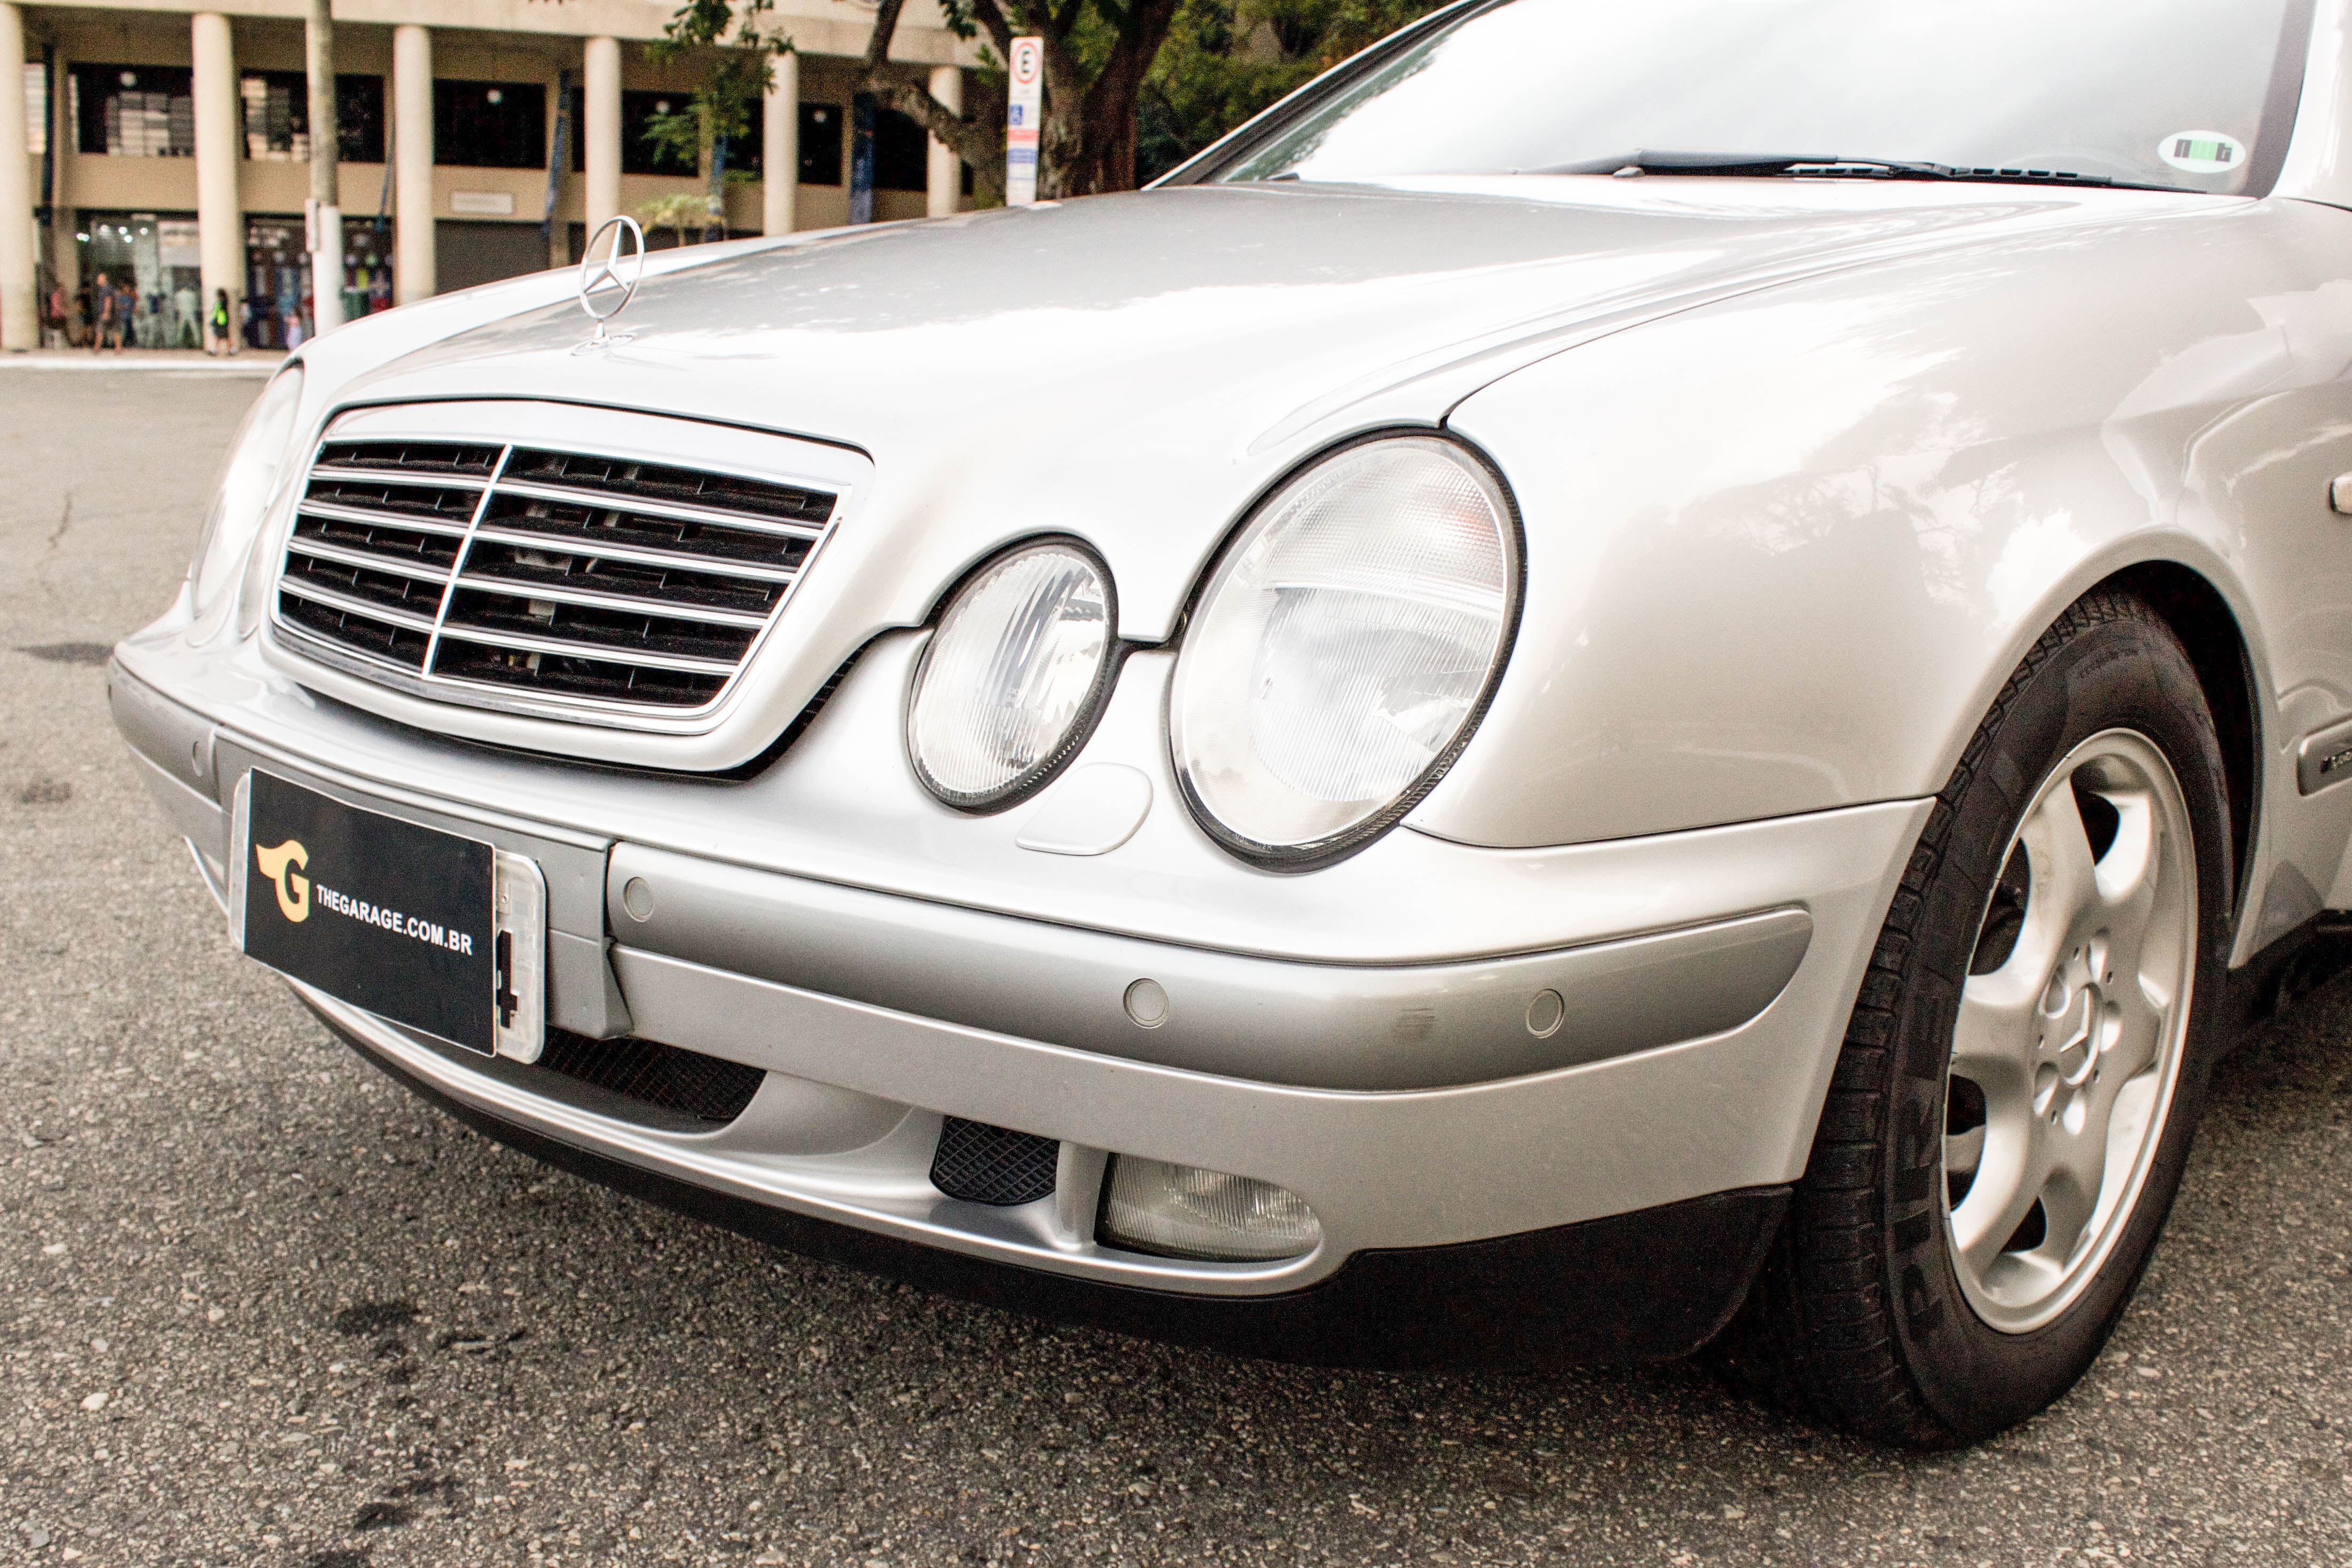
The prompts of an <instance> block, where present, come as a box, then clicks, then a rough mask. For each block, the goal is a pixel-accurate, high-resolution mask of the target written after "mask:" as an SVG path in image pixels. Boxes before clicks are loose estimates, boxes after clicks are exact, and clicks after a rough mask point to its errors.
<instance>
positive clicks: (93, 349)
mask: <svg viewBox="0 0 2352 1568" xmlns="http://www.w3.org/2000/svg"><path fill="white" fill-rule="evenodd" d="M116 308H117V302H116V300H115V298H114V280H113V279H110V278H109V277H108V276H107V275H106V274H105V273H103V272H101V273H100V274H99V275H98V277H97V279H96V280H95V281H93V282H92V283H91V284H90V286H89V310H90V321H89V352H90V353H91V354H92V355H97V354H100V353H105V352H106V340H107V339H108V338H110V337H114V335H115V333H116V331H117V330H118V329H117V327H116V325H115V320H114V312H115V310H116ZM114 352H115V353H121V352H122V343H121V340H120V339H117V340H116V342H115V345H114Z"/></svg>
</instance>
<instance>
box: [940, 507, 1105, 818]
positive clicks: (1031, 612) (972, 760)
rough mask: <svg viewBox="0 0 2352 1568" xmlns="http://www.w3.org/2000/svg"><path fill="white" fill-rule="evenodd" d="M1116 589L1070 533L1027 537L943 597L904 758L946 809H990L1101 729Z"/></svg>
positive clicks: (1036, 785) (1020, 793)
mask: <svg viewBox="0 0 2352 1568" xmlns="http://www.w3.org/2000/svg"><path fill="white" fill-rule="evenodd" d="M1118 656H1119V645H1118V591H1117V590H1116V589H1115V588H1114V587H1113V585H1112V584H1111V576H1110V569H1109V568H1108V566H1106V565H1104V564H1103V562H1102V558H1101V557H1100V556H1098V555H1097V554H1096V553H1095V552H1094V551H1092V550H1091V549H1089V548H1087V546H1086V545H1084V544H1081V543H1079V542H1077V541H1076V540H1073V539H1065V538H1059V537H1056V538H1047V539H1030V540H1024V541H1023V542H1020V543H1018V544H1014V545H1013V546H1011V547H1010V548H1008V549H1006V550H1003V551H1001V552H998V553H997V554H995V555H993V556H991V557H990V558H989V559H988V560H986V561H984V562H982V563H981V564H980V565H979V566H977V567H975V568H974V569H973V570H972V571H971V573H969V574H966V575H965V577H964V579H963V581H962V582H961V583H960V584H957V585H956V587H955V589H954V590H953V591H952V592H951V593H950V594H949V595H947V597H946V599H945V600H944V601H943V602H942V605H941V608H940V615H939V619H938V623H937V625H936V626H935V627H934V629H933V630H932V632H931V637H930V641H929V643H927V644H926V645H925V646H924V648H923V657H922V658H921V660H920V661H919V662H918V663H917V665H916V667H915V673H914V678H913V679H912V680H911V681H910V682H909V683H908V689H907V716H906V741H907V761H908V764H909V765H910V766H912V767H913V768H914V770H915V776H916V777H917V778H918V779H919V780H920V781H922V784H923V787H924V788H925V789H927V790H929V792H930V793H931V795H933V796H935V797H936V798H937V799H938V800H939V801H940V803H941V804H942V805H949V806H952V807H954V808H955V809H956V810H958V811H966V812H972V813H976V814H984V813H988V812H994V811H1002V810H1003V809H1004V808H1006V807H1007V806H1011V805H1018V804H1020V803H1021V802H1022V801H1024V800H1026V799H1028V798H1029V797H1030V796H1031V795H1034V794H1036V793H1037V791H1039V790H1041V789H1043V788H1045V785H1046V784H1048V783H1050V782H1051V781H1052V779H1053V777H1054V775H1055V773H1058V772H1060V771H1061V768H1062V764H1063V763H1066V762H1068V761H1069V760H1070V758H1071V757H1073V756H1075V755H1076V753H1077V752H1078V749H1079V748H1080V747H1081V746H1083V745H1085V744H1086V742H1087V737H1088V736H1089V735H1091V734H1093V733H1094V728H1095V724H1096V721H1097V720H1099V719H1100V718H1101V716H1102V710H1103V702H1104V700H1105V698H1107V697H1108V695H1109V692H1110V687H1111V682H1112V679H1113V678H1114V677H1115V675H1116V673H1117V671H1118Z"/></svg>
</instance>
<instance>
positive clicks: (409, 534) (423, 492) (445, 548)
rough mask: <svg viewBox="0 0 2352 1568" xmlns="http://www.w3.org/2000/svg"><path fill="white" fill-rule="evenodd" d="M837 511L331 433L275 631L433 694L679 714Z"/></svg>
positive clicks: (743, 641)
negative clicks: (508, 698)
mask: <svg viewBox="0 0 2352 1568" xmlns="http://www.w3.org/2000/svg"><path fill="white" fill-rule="evenodd" d="M840 499H841V498H840V496H839V495H838V494H837V493H835V491H832V490H829V489H822V488H816V487H812V486H805V485H795V484H787V483H782V482H778V481H774V480H769V479H753V478H749V477H745V476H742V475H739V474H730V473H723V472H717V471H712V470H708V469H703V468H687V467H680V466H675V465H669V464H663V463H656V462H647V461H644V460H641V459H637V458H620V457H611V456H604V455H599V454H596V453H593V452H580V451H567V450H558V449H554V448H552V447H547V446H542V445H525V444H511V445H503V444H493V443H467V442H455V441H447V440H401V439H392V440H385V439H337V438H333V437H330V438H329V439H328V440H326V441H325V442H323V443H322V444H321V445H320V448H319V450H318V453H317V455H316V457H315V458H313V460H312V465H311V468H310V473H309V475H308V476H307V478H306V479H305V481H304V488H303V491H302V496H301V499H300V500H299V503H298V505H297V507H296V511H295V520H294V527H293V531H292V533H291V534H290V536H289V539H288V541H287V545H286V554H285V559H284V561H283V563H282V564H281V567H280V571H279V574H278V597H277V620H278V626H280V627H281V628H283V629H285V630H287V631H289V632H291V633H293V634H294V635H295V636H296V637H297V638H298V639H299V640H302V641H305V642H307V643H309V644H310V645H311V647H312V649H313V651H316V652H324V651H325V650H329V649H331V650H332V652H333V654H335V655H337V656H340V657H337V658H334V660H333V661H334V662H336V663H338V664H341V665H343V666H344V667H345V668H355V669H357V670H360V671H361V672H362V673H370V674H375V675H377V677H378V679H388V680H391V681H392V682H393V683H394V684H403V685H409V684H416V685H421V686H422V687H423V688H424V689H425V690H426V691H427V692H428V693H429V694H432V695H438V696H445V697H457V698H460V699H461V700H477V699H475V698H468V697H467V696H466V694H467V692H472V693H477V694H480V695H481V696H483V697H487V696H488V694H491V693H498V694H501V695H503V696H508V697H513V698H522V699H527V700H530V705H532V706H538V705H541V704H542V703H549V704H553V705H556V706H559V707H574V706H577V707H583V708H590V709H600V710H635V711H638V712H646V713H670V714H678V713H685V712H690V711H692V710H698V709H701V708H704V707H708V706H709V705H710V704H711V703H714V702H716V701H717V700H719V698H720V697H721V696H722V695H724V694H725V692H726V690H727V689H728V687H729V686H730V684H731V683H732V682H733V681H734V679H735V678H736V677H737V675H738V674H739V673H740V671H741V669H742V668H743V666H744V663H745V661H746V660H747V659H748V658H750V656H751V649H752V647H754V645H756V644H757V643H758V641H759V639H760V637H761V634H762V633H763V632H764V631H765V630H766V629H767V627H768V626H770V625H771V624H772V622H773V621H774V619H775V616H776V614H777V612H778V611H779V610H780V609H781V608H782V605H783V603H784V601H785V599H786V598H787V597H788V596H789V595H790V594H791V592H792V588H793V583H794V582H795V581H797V580H798V578H799V576H800V574H801V572H802V570H803V568H804V567H805V566H806V565H807V563H808V560H809V557H810V556H811V554H812V553H813V552H814V551H815V549H816V547H817V546H818V545H819V544H820V543H821V542H823V541H824V537H825V534H826V533H827V531H829V530H830V529H831V527H832V526H833V521H834V519H835V515H836V512H837V510H838V505H839V502H840ZM494 705H499V704H494Z"/></svg>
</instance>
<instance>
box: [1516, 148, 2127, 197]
mask: <svg viewBox="0 0 2352 1568" xmlns="http://www.w3.org/2000/svg"><path fill="white" fill-rule="evenodd" d="M1517 173H1519V174H1623V175H1626V176H1629V177H1630V176H1632V175H1635V174H1717V175H1725V176H1728V177H1730V178H1733V179H1814V180H1974V181H1989V182H1992V183H1995V184H2052V185H2115V184H2123V183H2124V182H2119V181H2116V180H2112V179H2109V178H2108V177H2107V176H2105V174H2075V173H2074V172H2073V171H2071V170H2067V169H1992V168H1969V167H1967V166H1965V165H1961V164H1957V163H1917V162H1915V161H1912V160H1909V159H1903V158H1836V157H1824V156H1822V155H1820V154H1818V153H1814V154H1805V155H1793V154H1791V155H1781V154H1775V153H1662V152H1654V151H1652V150H1651V149H1648V148H1642V147H1637V148H1635V149H1634V150H1633V152H1631V153H1623V154H1622V155H1619V156H1614V157H1608V158H1581V159H1579V160H1578V161H1577V162H1575V163H1554V164H1551V165H1549V167H1546V168H1540V169H1521V170H1518V171H1517ZM2151 188H2153V187H2151Z"/></svg>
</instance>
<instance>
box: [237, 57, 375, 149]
mask: <svg viewBox="0 0 2352 1568" xmlns="http://www.w3.org/2000/svg"><path fill="white" fill-rule="evenodd" d="M237 94H238V103H239V107H240V108H241V109H242V110H244V113H245V155H246V156H247V158H250V159H254V160H257V161H259V162H266V163H309V162H310V79H309V78H308V77H307V76H305V75H304V74H303V73H302V72H300V71H247V72H246V73H245V76H244V79H243V80H241V81H239V82H238V83H237ZM335 120H336V122H337V125H338V127H339V129H340V131H341V134H340V135H339V136H338V137H337V138H336V148H335V155H336V156H337V157H339V158H341V160H342V161H343V162H344V163H383V78H382V77H380V76H345V75H342V74H341V73H340V72H338V73H337V74H336V77H335Z"/></svg>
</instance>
